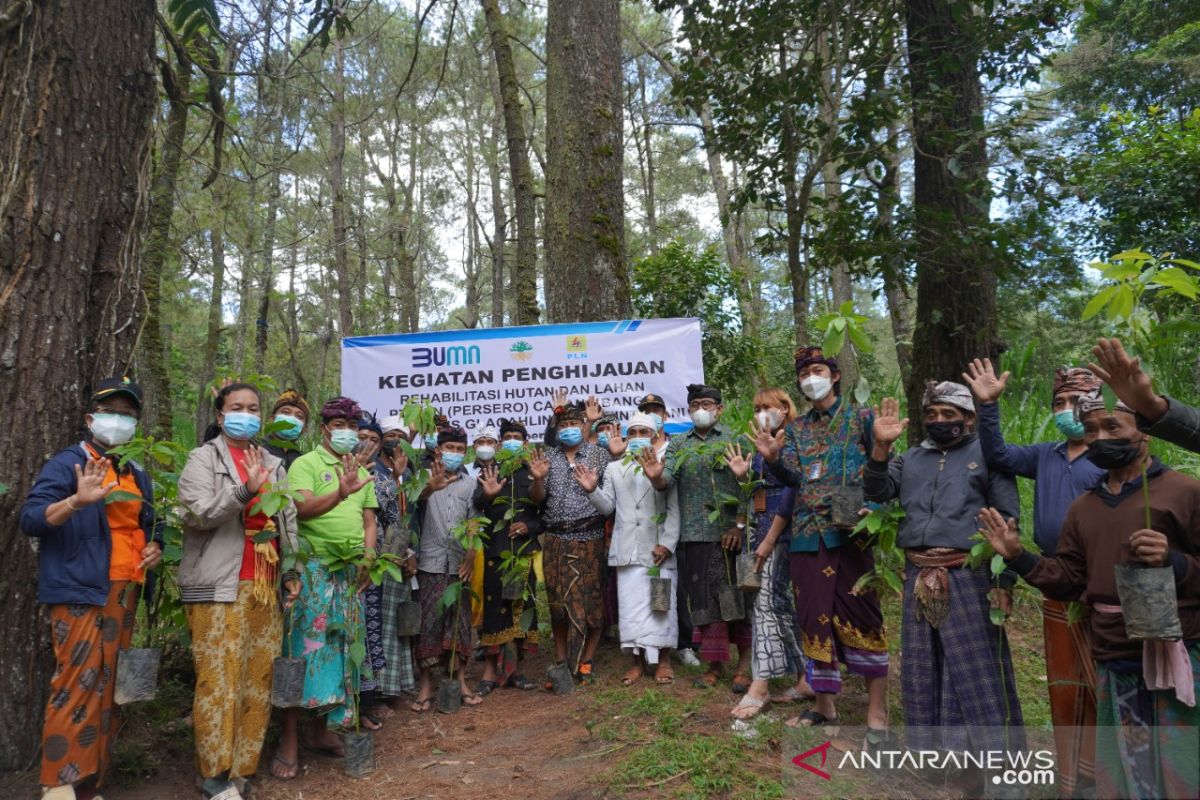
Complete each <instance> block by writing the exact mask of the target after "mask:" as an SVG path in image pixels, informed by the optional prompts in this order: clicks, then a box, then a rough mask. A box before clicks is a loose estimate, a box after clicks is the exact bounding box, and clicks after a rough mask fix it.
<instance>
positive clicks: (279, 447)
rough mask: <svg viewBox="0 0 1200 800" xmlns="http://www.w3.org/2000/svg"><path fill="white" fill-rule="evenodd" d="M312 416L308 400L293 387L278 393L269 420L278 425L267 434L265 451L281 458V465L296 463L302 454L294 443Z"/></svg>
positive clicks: (288, 465) (286, 465) (286, 466)
mask: <svg viewBox="0 0 1200 800" xmlns="http://www.w3.org/2000/svg"><path fill="white" fill-rule="evenodd" d="M311 416H312V412H311V411H310V410H309V407H308V401H307V400H305V399H304V398H303V397H302V396H301V395H300V393H299V392H297V391H296V390H295V389H288V390H286V391H284V392H283V394H281V395H279V398H278V399H277V400H276V401H275V407H274V408H272V409H271V421H272V422H273V423H276V424H278V425H279V427H278V429H277V430H275V431H272V432H271V434H270V435H269V436H267V445H266V448H267V451H268V452H270V453H272V454H273V455H275V456H277V457H278V458H281V459H283V466H284V468H285V469H288V468H290V467H291V466H292V464H295V463H296V459H297V458H299V457H300V456H302V455H304V451H302V450H301V449H300V448H299V447H297V446H296V443H297V442H298V441H299V439H300V436H301V435H302V434H303V433H304V429H305V428H306V427H308V420H309V418H310V417H311Z"/></svg>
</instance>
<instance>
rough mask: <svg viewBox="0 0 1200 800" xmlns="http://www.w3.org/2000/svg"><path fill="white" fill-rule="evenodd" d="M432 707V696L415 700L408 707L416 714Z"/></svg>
mask: <svg viewBox="0 0 1200 800" xmlns="http://www.w3.org/2000/svg"><path fill="white" fill-rule="evenodd" d="M431 708H433V698H432V697H426V698H425V699H424V700H414V701H413V702H412V704H411V705H409V707H408V709H409V710H410V711H412V712H413V713H414V714H424V713H425V712H426V711H428V710H429V709H431Z"/></svg>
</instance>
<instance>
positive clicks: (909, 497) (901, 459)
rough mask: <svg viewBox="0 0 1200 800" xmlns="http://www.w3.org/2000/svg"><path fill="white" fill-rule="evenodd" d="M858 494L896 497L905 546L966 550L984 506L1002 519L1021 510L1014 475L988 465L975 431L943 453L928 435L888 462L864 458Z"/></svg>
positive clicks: (875, 498) (878, 498) (876, 498)
mask: <svg viewBox="0 0 1200 800" xmlns="http://www.w3.org/2000/svg"><path fill="white" fill-rule="evenodd" d="M863 495H864V497H866V499H867V500H869V501H871V502H875V503H886V502H887V501H889V500H892V499H894V498H897V497H898V498H900V506H901V508H903V509H904V515H905V516H904V519H903V520H902V521H901V522H900V531H899V533H898V534H897V536H896V546H897V547H900V548H902V549H905V550H909V549H918V548H924V547H951V548H954V549H955V550H970V549H971V547H972V546H973V545H974V544H975V543H974V542H972V541H971V537H972V536H974V535H975V533H976V532H977V531H978V530H979V525H978V523H977V522H976V521H975V517H976V516H977V515H978V514H979V512H980V511H981V510H983V508H984V507H986V506H992V507H994V508H996V509H997V510H998V511H999V512H1000V513H1001V514H1003V515H1004V516H1005V518H1006V519H1007V518H1008V517H1012V518H1013V519H1019V518H1020V514H1021V500H1020V496H1019V495H1018V494H1017V481H1016V478H1014V477H1013V476H1012V475H1009V474H1006V473H1003V472H998V471H995V470H989V469H988V468H987V462H986V461H984V459H983V450H982V448H980V446H979V439H978V437H976V436H975V435H974V434H972V435H971V436H969V437H968V438H966V439H964V440H963V441H962V442H961V443H959V444H958V445H957V446H955V447H953V448H951V449H950V450H947V451H946V452H944V453H943V452H942V451H941V450H939V449H938V448H937V447H936V446H935V445H934V444H933V442H931V441H929V440H928V439H927V440H925V441H924V442H922V443H921V444H920V445H918V446H917V447H914V448H912V449H910V450H909V451H908V452H906V453H904V454H903V455H901V456H897V457H896V458H893V459H892V460H891V461H889V462H882V461H874V460H869V461H867V466H866V468H865V469H864V470H863Z"/></svg>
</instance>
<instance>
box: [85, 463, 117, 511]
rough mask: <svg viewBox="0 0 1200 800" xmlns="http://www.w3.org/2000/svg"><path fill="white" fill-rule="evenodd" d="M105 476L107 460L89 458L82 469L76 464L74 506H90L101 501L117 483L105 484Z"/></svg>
mask: <svg viewBox="0 0 1200 800" xmlns="http://www.w3.org/2000/svg"><path fill="white" fill-rule="evenodd" d="M107 474H108V460H107V459H104V458H89V459H88V460H87V463H86V464H84V465H83V469H80V468H79V465H78V464H76V465H75V504H76V505H81V506H90V505H91V504H92V503H95V502H98V501H100V500H103V499H104V497H105V496H106V495H107V494H108V493H109V492H111V491H112V490H113V489H114V488H115V487H116V486H117V483H118V481H111V482H109V483H105V482H104V476H105V475H107Z"/></svg>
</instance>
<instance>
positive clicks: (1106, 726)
mask: <svg viewBox="0 0 1200 800" xmlns="http://www.w3.org/2000/svg"><path fill="white" fill-rule="evenodd" d="M1076 409H1077V412H1078V418H1079V420H1080V421H1081V422H1082V423H1083V425H1084V436H1085V440H1086V441H1087V457H1088V459H1089V460H1091V461H1092V462H1093V463H1095V465H1096V466H1097V467H1099V468H1100V469H1101V470H1103V472H1102V474H1101V477H1100V478H1099V479H1098V480H1097V481H1096V483H1095V484H1094V485H1093V486H1092V488H1091V489H1090V490H1089V491H1087V492H1085V493H1084V494H1083V495H1081V496H1080V497H1079V498H1078V499H1077V500H1076V501H1075V502H1074V503H1072V504H1071V507H1070V509H1069V510H1068V511H1067V516H1066V520H1065V521H1064V523H1063V527H1062V532H1061V535H1060V536H1059V539H1058V543H1057V544H1058V546H1057V549H1056V551H1055V554H1054V555H1053V556H1038V555H1034V554H1033V553H1030V552H1028V551H1026V550H1025V549H1024V548H1023V547H1022V545H1021V540H1020V533H1019V530H1018V528H1017V524H1016V522H1015V520H1012V519H1007V515H1004V514H1002V513H999V512H997V511H996V510H995V509H985V511H984V512H983V513H982V514H981V515H980V522H981V523H982V527H983V530H984V533H985V535H986V536H987V538H988V540H989V541H990V542H991V543H992V546H993V547H995V549H996V552H998V553H999V554H1000V555H1002V556H1004V558H1005V559H1007V560H1008V564H1009V566H1010V567H1011V568H1012V569H1013V570H1014V571H1015V572H1016V573H1017V574H1019V575H1020V576H1021V577H1023V578H1024V579H1025V580H1026V581H1027V582H1028V583H1030V584H1031V585H1033V586H1035V587H1037V588H1038V589H1040V590H1041V591H1042V592H1043V593H1044V594H1045V595H1046V596H1047V597H1053V598H1055V599H1058V600H1062V601H1069V600H1080V601H1082V602H1084V603H1086V604H1088V605H1089V606H1090V607H1091V611H1090V613H1089V614H1088V615H1087V617H1086V618H1085V619H1084V620H1082V621H1080V622H1078V623H1076V624H1077V625H1081V626H1084V627H1086V628H1087V629H1088V632H1089V634H1090V636H1089V639H1090V643H1091V652H1090V657H1091V659H1092V660H1093V665H1094V669H1095V672H1096V678H1095V680H1096V707H1097V714H1096V722H1095V724H1096V726H1097V727H1096V728H1095V736H1096V796H1097V797H1197V796H1200V776H1198V770H1197V766H1196V753H1197V752H1200V734H1198V733H1197V731H1198V730H1200V707H1197V705H1196V689H1197V684H1198V681H1197V678H1196V676H1197V675H1200V481H1197V480H1195V479H1193V478H1190V477H1188V476H1186V475H1182V474H1180V473H1178V472H1175V471H1173V470H1171V469H1168V468H1167V467H1165V466H1164V465H1163V464H1162V462H1160V461H1159V460H1158V459H1157V458H1154V457H1152V456H1151V455H1150V448H1149V437H1148V436H1146V435H1144V434H1142V433H1140V432H1139V431H1138V423H1137V420H1136V419H1135V413H1134V411H1133V410H1132V409H1130V408H1129V407H1128V406H1126V405H1124V404H1121V403H1118V404H1117V406H1116V407H1115V408H1114V409H1112V410H1111V411H1110V410H1109V409H1108V408H1107V406H1106V404H1105V402H1104V397H1103V395H1102V394H1101V393H1100V392H1099V391H1097V392H1094V393H1092V394H1089V395H1087V396H1085V397H1083V398H1081V399H1080V400H1079V402H1078V405H1077V406H1076ZM1144 481H1145V482H1146V484H1145V485H1143V482H1144ZM1147 518H1149V520H1150V525H1149V527H1147V525H1146V519H1147ZM1131 563H1132V564H1139V563H1140V564H1142V565H1145V566H1148V567H1164V566H1166V567H1170V568H1171V569H1170V573H1173V577H1174V583H1175V587H1174V588H1175V595H1176V598H1177V601H1176V602H1177V610H1178V614H1179V622H1180V627H1181V629H1182V638H1181V639H1180V640H1174V641H1164V640H1144V641H1135V640H1131V639H1130V638H1129V636H1128V633H1127V631H1126V623H1125V617H1124V616H1123V614H1122V609H1121V606H1120V602H1121V600H1120V597H1119V595H1118V593H1117V583H1116V575H1115V572H1116V567H1117V565H1123V564H1131Z"/></svg>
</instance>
